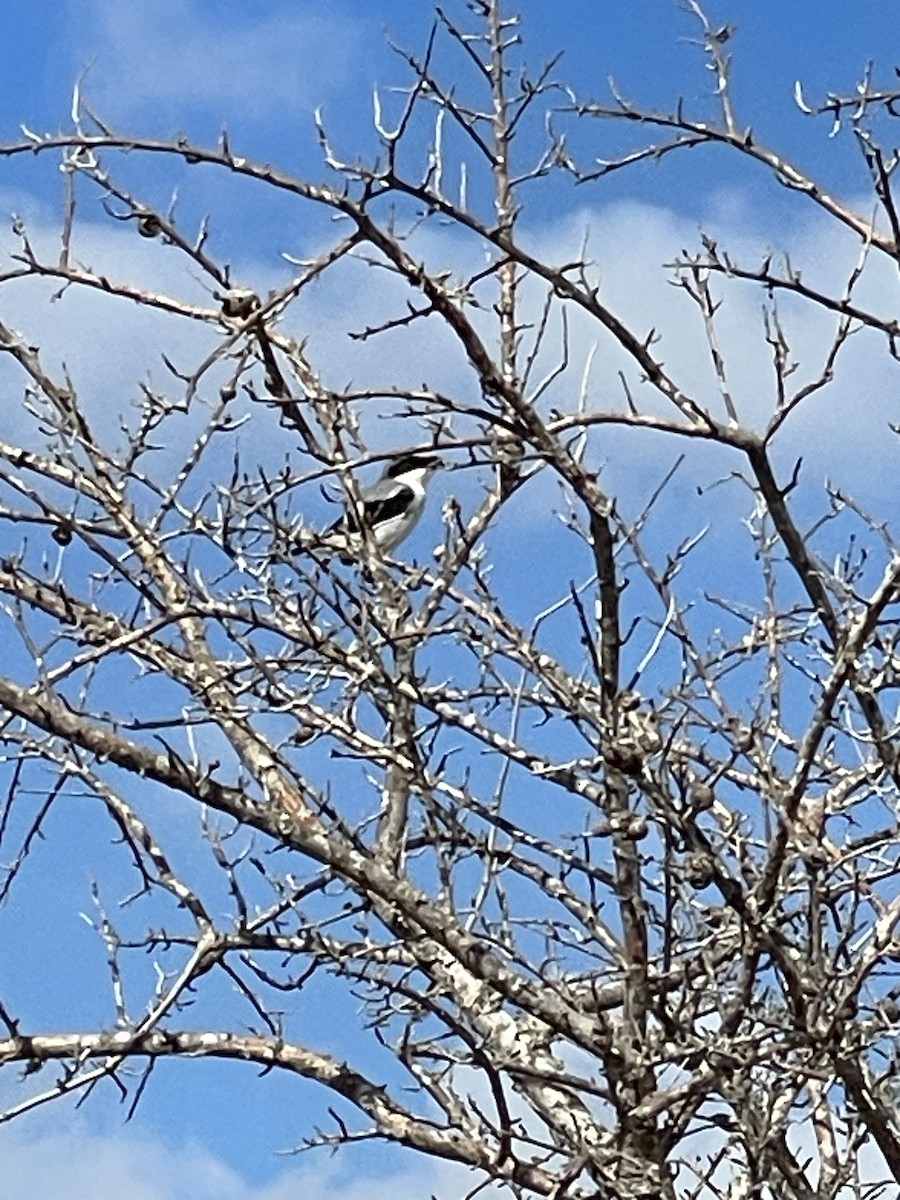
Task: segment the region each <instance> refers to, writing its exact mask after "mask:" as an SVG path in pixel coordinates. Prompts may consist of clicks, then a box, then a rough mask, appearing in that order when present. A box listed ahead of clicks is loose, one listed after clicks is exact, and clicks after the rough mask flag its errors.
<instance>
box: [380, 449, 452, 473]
mask: <svg viewBox="0 0 900 1200" xmlns="http://www.w3.org/2000/svg"><path fill="white" fill-rule="evenodd" d="M443 465H444V464H443V462H442V461H441V459H440V458H438V456H437V455H436V454H432V453H431V452H430V451H428V450H407V451H406V452H405V453H403V454H398V455H397V457H396V458H395V459H393V460H392V461H391V462H390V463H388V465H387V468H386V469H385V472H384V478H385V479H400V478H402V477H403V476H404V475H417V476H418V477H419V478H420V479H427V478H428V476H429V475H432V474H434V472H435V471H438V470H440V468H441V467H442V466H443Z"/></svg>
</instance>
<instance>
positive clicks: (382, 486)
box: [318, 450, 444, 563]
mask: <svg viewBox="0 0 900 1200" xmlns="http://www.w3.org/2000/svg"><path fill="white" fill-rule="evenodd" d="M443 466H444V463H443V462H442V461H441V459H440V458H439V457H438V456H437V455H436V454H433V453H431V452H430V451H427V450H407V451H404V452H403V453H402V454H398V455H397V456H396V457H395V458H393V459H391V461H390V462H389V463H388V464H387V466H386V468H385V471H384V474H383V475H382V477H381V478H380V479H379V480H378V482H377V483H374V484H372V485H371V486H368V487H365V486H363V487H360V488H359V498H358V500H357V501H356V503H353V501H352V499H351V500H350V502H349V503H348V506H347V511H346V512H345V513H344V515H343V516H342V517H341V518H340V520H338V521H336V522H335V523H334V525H332V526H331V528H330V529H327V530H326V531H325V533H324V534H323V535H321V538H320V539H318V541H319V544H320V545H321V546H323V547H325V548H333V549H334V550H335V552H336V553H337V555H338V557H339V558H340V560H341V561H342V562H344V563H350V562H352V561H353V559H354V557H358V556H359V553H360V551H361V549H362V545H363V539H362V538H361V537H360V525H361V526H362V529H363V530H364V531H365V533H366V534H367V535H368V538H370V539H371V541H372V542H374V543H375V545H376V546H377V547H378V548H379V550H381V552H382V553H383V554H389V553H390V552H391V551H392V550H395V549H396V548H397V546H399V545H400V543H401V542H402V541H403V540H404V538H406V537H408V536H409V534H410V533H411V532H412V531H413V529H414V528H415V527H416V525H417V523H418V521H419V518H420V517H421V516H422V513H423V511H424V509H425V489H426V487H427V485H428V481H429V479H430V478H431V477H432V475H434V473H435V472H436V471H438V470H440V468H441V467H443Z"/></svg>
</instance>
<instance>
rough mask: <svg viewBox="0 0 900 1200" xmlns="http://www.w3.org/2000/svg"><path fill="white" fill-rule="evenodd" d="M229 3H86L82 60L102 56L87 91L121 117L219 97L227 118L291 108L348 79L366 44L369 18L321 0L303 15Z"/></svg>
mask: <svg viewBox="0 0 900 1200" xmlns="http://www.w3.org/2000/svg"><path fill="white" fill-rule="evenodd" d="M224 7H225V6H223V5H221V4H216V5H212V4H204V3H202V2H201V0H158V2H157V3H154V4H109V3H107V0H94V2H93V3H91V4H85V5H79V10H78V28H79V35H78V37H77V38H76V41H75V45H76V47H77V54H78V61H77V63H76V67H77V68H81V67H84V66H86V65H88V64H91V63H92V64H93V65H92V67H91V72H90V75H89V78H88V84H87V90H88V93H89V94H90V95H91V96H92V97H93V98H94V99H95V101H96V102H97V103H98V105H99V106H100V107H101V108H102V110H103V112H104V113H105V114H109V115H110V116H113V117H121V116H122V115H123V114H125V113H129V114H130V113H133V112H135V111H136V110H139V109H142V108H145V107H146V106H148V105H153V106H154V107H155V109H156V111H158V110H159V108H160V107H162V108H164V109H171V108H174V107H176V106H182V105H184V104H185V103H188V104H198V105H203V106H205V107H209V106H214V108H215V110H216V112H215V115H216V116H217V118H218V119H220V120H227V119H230V118H233V117H234V116H236V115H238V116H244V115H247V114H249V115H251V116H255V117H259V116H261V115H263V114H267V113H276V112H277V111H278V110H282V115H284V116H289V115H290V114H291V113H295V112H297V110H298V109H304V108H305V109H309V108H312V107H313V106H314V105H316V104H321V103H322V102H323V100H325V99H327V98H328V97H329V96H330V95H333V94H334V93H335V91H337V90H338V89H340V88H341V87H342V86H343V85H344V84H345V83H346V82H347V79H348V77H349V75H350V73H351V70H352V68H353V65H354V63H355V62H356V61H357V58H358V55H359V53H360V51H361V47H362V33H363V23H362V22H361V21H359V20H356V19H354V20H350V19H349V18H348V17H346V16H342V15H340V14H337V15H335V14H334V13H333V12H332V11H329V9H328V8H327V7H319V6H317V5H314V4H306V5H304V6H303V8H304V11H303V13H302V15H300V14H296V13H295V12H293V11H292V6H287V5H283V6H280V8H279V6H273V5H265V6H262V5H259V6H258V5H248V6H243V10H242V8H240V7H232V8H231V9H230V11H228V12H226V11H223V9H224ZM261 8H262V9H263V10H264V12H265V10H266V9H268V14H265V15H264V14H263V13H261V12H260V9H261ZM273 9H274V11H273ZM238 14H239V15H238ZM269 14H271V15H269Z"/></svg>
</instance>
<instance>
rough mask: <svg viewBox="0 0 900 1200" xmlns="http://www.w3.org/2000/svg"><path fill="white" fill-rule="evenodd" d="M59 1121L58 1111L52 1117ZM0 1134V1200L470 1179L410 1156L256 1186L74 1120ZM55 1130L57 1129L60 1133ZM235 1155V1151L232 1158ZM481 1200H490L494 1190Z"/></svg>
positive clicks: (149, 1197) (319, 1168)
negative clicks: (378, 1167)
mask: <svg viewBox="0 0 900 1200" xmlns="http://www.w3.org/2000/svg"><path fill="white" fill-rule="evenodd" d="M55 1111H56V1112H57V1114H58V1112H59V1110H55ZM39 1123H42V1124H44V1125H45V1126H46V1127H47V1128H45V1130H44V1131H42V1132H38V1133H36V1134H35V1133H34V1132H33V1127H34V1124H35V1122H32V1124H31V1126H30V1127H29V1128H30V1129H31V1130H32V1132H31V1134H30V1135H29V1130H28V1129H26V1126H25V1124H24V1123H23V1124H18V1125H13V1126H8V1127H6V1128H5V1129H3V1130H2V1131H0V1156H2V1160H3V1170H2V1172H0V1200H22V1197H23V1196H27V1197H28V1200H58V1198H59V1197H60V1196H65V1197H66V1198H67V1200H123V1197H127V1198H128V1200H296V1198H297V1197H298V1196H302V1197H303V1200H370V1198H371V1197H372V1195H373V1194H390V1196H391V1198H392V1200H422V1197H424V1196H432V1195H433V1196H437V1197H439V1198H441V1197H443V1198H446V1200H449V1198H450V1197H456V1196H458V1195H462V1194H465V1193H466V1192H467V1191H468V1190H470V1189H471V1188H472V1187H473V1186H474V1184H475V1182H476V1176H474V1175H472V1174H471V1173H470V1172H468V1171H466V1170H465V1169H464V1168H461V1167H459V1166H456V1165H454V1164H450V1163H442V1162H438V1161H434V1160H426V1159H421V1158H419V1159H416V1158H413V1157H412V1156H410V1165H409V1167H407V1168H406V1169H405V1170H401V1171H399V1172H396V1173H393V1174H390V1175H384V1176H379V1178H378V1181H377V1186H373V1181H372V1179H371V1178H368V1177H365V1176H362V1175H356V1176H354V1175H352V1174H348V1172H347V1170H346V1164H345V1163H344V1160H342V1159H341V1157H340V1156H338V1158H337V1159H334V1158H331V1157H328V1158H326V1157H325V1155H324V1153H321V1154H317V1153H316V1152H313V1155H312V1156H309V1157H305V1158H304V1159H303V1160H302V1162H301V1164H300V1165H298V1166H292V1167H289V1168H288V1169H286V1170H282V1171H280V1172H278V1174H277V1175H276V1176H275V1178H274V1179H272V1180H271V1181H270V1182H267V1183H261V1184H256V1183H253V1182H251V1181H249V1180H248V1179H246V1178H245V1177H244V1176H243V1175H242V1174H241V1173H240V1172H238V1171H236V1170H234V1169H233V1168H232V1167H230V1166H228V1165H227V1164H225V1163H224V1162H223V1161H222V1160H221V1159H219V1158H217V1157H216V1156H215V1155H213V1154H211V1153H210V1152H209V1151H207V1150H206V1149H204V1148H203V1147H201V1146H199V1145H197V1144H196V1143H186V1144H182V1145H177V1144H173V1143H172V1142H170V1141H165V1140H163V1139H162V1138H160V1137H154V1136H146V1137H141V1136H139V1135H138V1134H137V1133H136V1132H134V1131H133V1130H130V1131H127V1132H125V1131H122V1132H118V1133H112V1134H110V1133H107V1134H101V1133H97V1132H95V1131H93V1130H91V1128H90V1127H89V1125H88V1124H87V1122H86V1121H85V1120H83V1119H81V1118H74V1119H71V1120H66V1121H63V1122H62V1123H60V1122H59V1121H56V1122H54V1125H55V1130H54V1131H50V1129H49V1124H50V1122H49V1120H48V1119H47V1117H44V1118H43V1119H42V1121H41V1122H39ZM60 1124H62V1125H63V1128H62V1129H60ZM239 1157H240V1148H239V1147H236V1148H235V1158H239ZM481 1194H482V1195H488V1196H489V1195H495V1194H496V1193H495V1192H494V1191H493V1190H490V1189H489V1190H488V1191H487V1192H482V1193H481Z"/></svg>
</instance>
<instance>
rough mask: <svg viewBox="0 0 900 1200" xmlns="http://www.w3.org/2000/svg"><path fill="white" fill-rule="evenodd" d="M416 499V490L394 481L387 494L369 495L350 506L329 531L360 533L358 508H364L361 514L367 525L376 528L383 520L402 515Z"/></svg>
mask: <svg viewBox="0 0 900 1200" xmlns="http://www.w3.org/2000/svg"><path fill="white" fill-rule="evenodd" d="M414 499H415V492H414V491H413V490H412V488H411V487H407V486H406V484H405V483H394V484H392V485H391V490H390V492H388V493H387V495H385V496H377V495H376V496H367V497H366V499H365V500H363V502H362V504H361V505H353V506H348V508H347V513H346V515H345V516H343V517H341V519H340V521H338V522H336V523H335V524H334V525H333V526H332V527H331V529H330V530H329V533H330V532H337V531H338V530H347V531H349V532H350V533H359V521H358V520H357V517H358V516H359V515H360V514H359V513H358V512H357V508H361V509H362V514H361V515H362V519H363V524H364V525H365V527H366V528H367V529H374V528H375V526H376V525H379V524H380V523H381V522H382V521H390V520H391V519H392V518H393V517H400V516H402V515H403V513H405V512H406V510H407V509H408V508H409V506H410V504H412V502H413V500H414Z"/></svg>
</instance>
